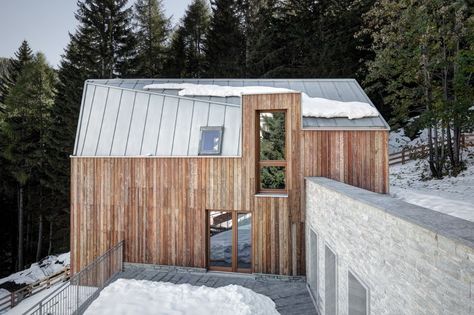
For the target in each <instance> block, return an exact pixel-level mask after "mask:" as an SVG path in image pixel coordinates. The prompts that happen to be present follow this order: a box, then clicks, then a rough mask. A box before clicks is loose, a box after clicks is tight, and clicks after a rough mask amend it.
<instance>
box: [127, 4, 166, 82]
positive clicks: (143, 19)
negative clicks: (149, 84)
mask: <svg viewBox="0 0 474 315" xmlns="http://www.w3.org/2000/svg"><path fill="white" fill-rule="evenodd" d="M135 21H136V22H135V24H136V25H135V28H136V38H137V61H136V65H135V66H136V75H138V76H142V77H149V78H154V77H158V76H163V69H164V63H165V60H166V56H167V46H166V43H167V40H168V36H169V33H170V20H169V19H168V18H166V16H165V13H164V9H163V3H162V1H161V0H138V1H137V2H136V3H135Z"/></svg>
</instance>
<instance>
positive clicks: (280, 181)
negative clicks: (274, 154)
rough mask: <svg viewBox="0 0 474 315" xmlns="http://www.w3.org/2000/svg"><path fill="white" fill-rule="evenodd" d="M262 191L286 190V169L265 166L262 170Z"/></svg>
mask: <svg viewBox="0 0 474 315" xmlns="http://www.w3.org/2000/svg"><path fill="white" fill-rule="evenodd" d="M260 188H261V189H285V167H284V166H263V167H262V168H260Z"/></svg>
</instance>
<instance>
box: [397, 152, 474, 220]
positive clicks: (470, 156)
mask: <svg viewBox="0 0 474 315" xmlns="http://www.w3.org/2000/svg"><path fill="white" fill-rule="evenodd" d="M463 156H464V159H465V161H466V164H467V169H466V170H465V171H463V172H462V173H461V174H460V175H458V176H457V177H450V176H446V177H444V178H443V179H440V180H438V179H429V180H423V178H426V177H427V175H429V168H428V162H427V161H426V160H415V161H410V162H408V163H406V164H403V165H402V164H398V165H394V166H392V167H390V193H391V195H392V196H393V197H395V198H398V199H401V200H404V201H406V202H408V203H412V204H416V205H418V206H422V207H425V208H429V209H432V210H436V211H439V212H443V213H446V214H449V215H452V216H455V217H459V218H463V219H465V220H469V221H472V222H474V148H473V147H471V148H469V150H467V151H465V152H464V154H463Z"/></svg>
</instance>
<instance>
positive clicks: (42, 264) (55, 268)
mask: <svg viewBox="0 0 474 315" xmlns="http://www.w3.org/2000/svg"><path fill="white" fill-rule="evenodd" d="M69 264H70V257H69V253H64V254H60V255H51V256H47V257H45V258H43V259H42V260H40V261H39V262H37V263H33V264H31V266H30V268H28V269H25V270H22V271H18V272H16V273H13V274H11V275H9V276H8V277H5V278H2V279H0V285H1V284H2V283H5V282H9V281H11V282H14V283H17V284H23V283H24V284H30V283H34V282H36V281H38V280H42V279H44V278H46V277H48V276H51V275H53V274H55V273H58V272H60V271H61V270H63V269H64V268H66V267H67V266H69Z"/></svg>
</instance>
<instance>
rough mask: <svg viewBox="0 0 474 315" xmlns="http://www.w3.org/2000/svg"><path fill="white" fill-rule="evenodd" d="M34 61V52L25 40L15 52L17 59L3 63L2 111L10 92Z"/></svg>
mask: <svg viewBox="0 0 474 315" xmlns="http://www.w3.org/2000/svg"><path fill="white" fill-rule="evenodd" d="M32 59H33V51H32V50H31V48H30V45H29V44H28V42H27V41H26V40H24V41H23V42H22V43H21V45H20V47H19V48H18V50H17V51H16V52H15V57H14V58H11V59H9V60H8V61H4V62H3V64H4V66H3V71H2V73H0V110H1V109H2V108H4V107H5V99H6V98H7V96H8V93H9V90H10V89H11V88H12V87H13V86H14V85H15V83H16V80H17V78H18V76H19V75H20V73H21V71H22V70H23V68H24V67H25V65H26V64H27V63H28V62H30V61H31V60H32Z"/></svg>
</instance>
